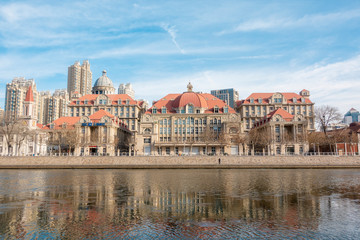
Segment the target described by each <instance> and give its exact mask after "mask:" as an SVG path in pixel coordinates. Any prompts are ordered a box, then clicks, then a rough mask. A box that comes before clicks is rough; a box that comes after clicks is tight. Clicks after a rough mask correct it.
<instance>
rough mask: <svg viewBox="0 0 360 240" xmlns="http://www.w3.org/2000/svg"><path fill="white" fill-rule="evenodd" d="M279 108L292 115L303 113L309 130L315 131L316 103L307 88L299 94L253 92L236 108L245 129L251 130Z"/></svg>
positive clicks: (238, 103)
mask: <svg viewBox="0 0 360 240" xmlns="http://www.w3.org/2000/svg"><path fill="white" fill-rule="evenodd" d="M278 108H282V109H283V110H285V111H287V112H288V113H290V114H292V115H297V114H302V115H303V116H304V117H305V119H306V121H307V122H308V124H307V130H308V131H315V114H314V103H313V102H312V101H311V100H310V92H309V91H308V90H305V89H304V90H302V91H301V92H300V93H299V94H296V93H280V92H275V93H252V94H251V95H250V96H249V97H247V98H246V99H244V100H241V101H238V102H237V106H236V108H235V109H236V111H237V112H238V113H239V114H240V116H241V120H242V121H243V122H244V124H245V125H244V127H245V128H244V129H245V131H250V129H251V128H252V127H253V126H254V125H255V123H256V122H258V121H260V120H262V119H263V118H264V117H265V116H266V115H268V114H269V113H270V112H273V111H274V110H276V109H278Z"/></svg>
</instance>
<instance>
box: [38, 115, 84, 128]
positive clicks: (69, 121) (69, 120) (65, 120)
mask: <svg viewBox="0 0 360 240" xmlns="http://www.w3.org/2000/svg"><path fill="white" fill-rule="evenodd" d="M79 120H80V117H60V118H58V119H56V120H54V121H53V122H52V123H50V124H48V125H46V127H45V128H44V129H50V125H51V124H54V128H53V129H62V125H63V124H66V128H67V129H70V128H74V125H75V124H76V123H77V122H79Z"/></svg>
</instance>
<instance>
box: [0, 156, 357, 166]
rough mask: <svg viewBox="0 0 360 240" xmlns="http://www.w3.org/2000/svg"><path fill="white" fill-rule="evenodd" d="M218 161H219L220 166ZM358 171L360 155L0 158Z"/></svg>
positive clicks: (10, 162) (3, 160)
mask: <svg viewBox="0 0 360 240" xmlns="http://www.w3.org/2000/svg"><path fill="white" fill-rule="evenodd" d="M219 158H220V159H221V161H220V164H219ZM353 167H357V168H360V157H359V156H221V157H219V156H191V157H189V156H186V157H177V156H176V157H174V156H167V157H166V156H156V157H155V156H136V157H0V168H353Z"/></svg>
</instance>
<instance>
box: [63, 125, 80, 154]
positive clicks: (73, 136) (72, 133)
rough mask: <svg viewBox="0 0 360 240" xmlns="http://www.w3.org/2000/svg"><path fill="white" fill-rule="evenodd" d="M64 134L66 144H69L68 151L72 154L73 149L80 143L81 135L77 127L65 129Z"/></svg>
mask: <svg viewBox="0 0 360 240" xmlns="http://www.w3.org/2000/svg"><path fill="white" fill-rule="evenodd" d="M62 134H63V135H64V145H67V146H68V153H69V154H70V153H71V152H72V151H71V150H73V149H75V147H76V146H78V145H79V144H80V140H81V136H79V135H78V134H77V133H76V130H75V129H64V130H63V131H62Z"/></svg>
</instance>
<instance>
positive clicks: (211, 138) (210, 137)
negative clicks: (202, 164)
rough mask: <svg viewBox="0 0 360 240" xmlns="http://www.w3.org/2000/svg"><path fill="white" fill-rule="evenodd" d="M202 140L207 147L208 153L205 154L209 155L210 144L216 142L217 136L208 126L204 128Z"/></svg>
mask: <svg viewBox="0 0 360 240" xmlns="http://www.w3.org/2000/svg"><path fill="white" fill-rule="evenodd" d="M200 139H201V140H202V141H203V142H204V143H205V146H206V153H205V154H207V150H208V145H209V144H210V143H214V142H215V141H216V139H217V134H216V133H215V132H214V130H212V129H211V128H210V127H209V126H206V127H205V128H204V131H203V132H202V133H201V135H200Z"/></svg>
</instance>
